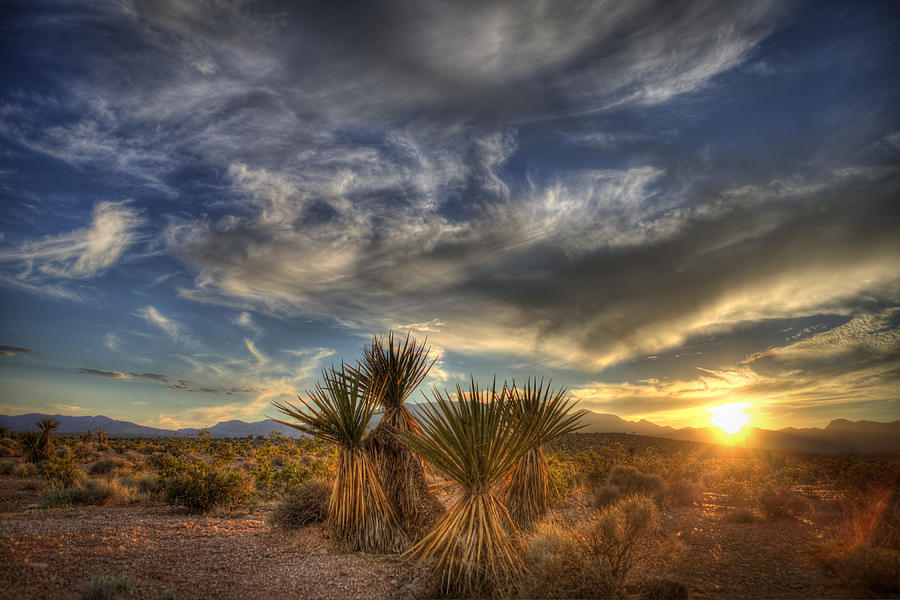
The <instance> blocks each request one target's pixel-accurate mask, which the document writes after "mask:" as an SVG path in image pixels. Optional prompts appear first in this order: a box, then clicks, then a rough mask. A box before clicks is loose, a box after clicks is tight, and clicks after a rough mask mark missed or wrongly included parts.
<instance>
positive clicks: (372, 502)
mask: <svg viewBox="0 0 900 600" xmlns="http://www.w3.org/2000/svg"><path fill="white" fill-rule="evenodd" d="M328 524H329V525H330V527H331V529H332V531H334V532H335V534H336V535H337V536H338V537H339V538H341V539H342V540H344V541H345V542H346V543H347V544H348V545H349V546H350V547H351V548H352V549H353V550H361V551H364V552H400V551H401V550H403V548H405V547H406V546H407V539H406V535H405V534H404V532H403V530H402V529H401V528H400V527H399V524H398V523H397V517H396V514H395V513H394V509H393V507H392V506H391V503H390V502H388V499H387V496H385V493H384V490H383V488H382V487H381V483H379V481H378V474H377V472H376V469H375V463H374V461H373V460H372V457H371V456H369V454H368V453H367V452H366V451H365V450H364V449H363V448H362V447H361V446H355V447H350V448H341V450H340V455H339V456H338V465H337V474H336V476H335V481H334V489H333V490H332V492H331V500H330V502H329V504H328Z"/></svg>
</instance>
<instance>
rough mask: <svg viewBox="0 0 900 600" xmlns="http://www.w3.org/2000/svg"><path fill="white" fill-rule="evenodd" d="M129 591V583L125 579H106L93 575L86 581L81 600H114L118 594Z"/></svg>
mask: <svg viewBox="0 0 900 600" xmlns="http://www.w3.org/2000/svg"><path fill="white" fill-rule="evenodd" d="M130 589H131V581H129V580H128V579H127V578H125V577H108V576H106V575H95V576H93V577H91V579H90V581H88V582H87V583H86V584H85V586H84V590H83V591H82V594H81V598H82V600H114V599H115V598H116V597H118V596H119V594H124V593H125V592H127V591H128V590H130Z"/></svg>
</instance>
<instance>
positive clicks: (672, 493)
mask: <svg viewBox="0 0 900 600" xmlns="http://www.w3.org/2000/svg"><path fill="white" fill-rule="evenodd" d="M702 501H703V492H702V491H701V490H700V486H698V485H697V484H696V483H694V482H693V481H690V480H688V479H679V480H677V481H674V482H672V483H670V484H669V485H667V486H666V489H665V492H663V502H664V503H665V504H666V505H669V506H673V505H674V506H691V505H694V504H700V503H701V502H702Z"/></svg>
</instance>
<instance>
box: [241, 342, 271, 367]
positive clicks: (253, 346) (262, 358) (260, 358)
mask: <svg viewBox="0 0 900 600" xmlns="http://www.w3.org/2000/svg"><path fill="white" fill-rule="evenodd" d="M244 345H246V346H247V350H249V351H250V354H252V355H253V356H254V357H256V360H257V361H258V362H259V364H261V365H263V364H265V363H267V362H269V359H268V358H267V357H266V355H265V354H263V353H262V352H260V351H259V350H258V349H257V347H256V344H254V343H253V341H252V340H250V339H249V338H244Z"/></svg>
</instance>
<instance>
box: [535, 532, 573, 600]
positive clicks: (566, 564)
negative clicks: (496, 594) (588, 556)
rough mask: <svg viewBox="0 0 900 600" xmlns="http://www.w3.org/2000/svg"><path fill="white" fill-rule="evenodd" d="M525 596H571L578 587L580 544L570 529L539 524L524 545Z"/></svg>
mask: <svg viewBox="0 0 900 600" xmlns="http://www.w3.org/2000/svg"><path fill="white" fill-rule="evenodd" d="M525 562H526V566H527V567H528V569H527V571H528V573H529V576H528V577H527V578H526V583H525V585H524V586H523V589H522V591H523V593H524V596H525V597H528V598H571V597H574V596H576V595H578V591H579V589H580V588H581V586H582V570H583V569H584V562H585V553H584V545H583V544H582V542H581V540H580V539H579V538H578V537H577V536H576V534H575V533H574V532H573V531H570V530H568V529H565V528H563V527H560V526H558V525H552V524H549V523H540V524H538V526H537V528H536V529H535V533H534V535H533V536H532V537H531V539H530V540H529V541H528V543H527V545H526V547H525Z"/></svg>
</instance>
